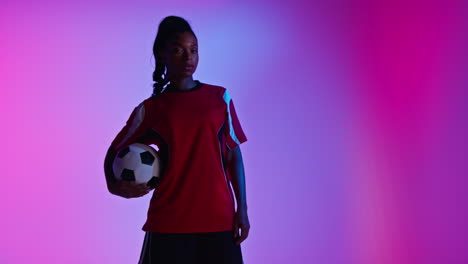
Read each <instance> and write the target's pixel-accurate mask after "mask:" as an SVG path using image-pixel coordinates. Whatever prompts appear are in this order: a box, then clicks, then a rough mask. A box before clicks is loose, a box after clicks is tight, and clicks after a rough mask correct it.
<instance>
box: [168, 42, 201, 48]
mask: <svg viewBox="0 0 468 264" xmlns="http://www.w3.org/2000/svg"><path fill="white" fill-rule="evenodd" d="M171 44H172V45H175V46H183V44H182V43H180V42H176V41H174V42H172V43H171ZM190 46H197V47H198V44H197V43H192V44H191V45H190Z"/></svg>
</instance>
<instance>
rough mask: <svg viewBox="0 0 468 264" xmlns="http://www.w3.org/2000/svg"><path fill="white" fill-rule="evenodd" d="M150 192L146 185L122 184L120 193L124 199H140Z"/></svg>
mask: <svg viewBox="0 0 468 264" xmlns="http://www.w3.org/2000/svg"><path fill="white" fill-rule="evenodd" d="M150 191H151V187H149V186H147V185H146V183H141V184H137V183H135V182H125V183H122V193H123V196H124V197H125V198H135V197H141V196H144V195H146V194H148V193H149V192H150Z"/></svg>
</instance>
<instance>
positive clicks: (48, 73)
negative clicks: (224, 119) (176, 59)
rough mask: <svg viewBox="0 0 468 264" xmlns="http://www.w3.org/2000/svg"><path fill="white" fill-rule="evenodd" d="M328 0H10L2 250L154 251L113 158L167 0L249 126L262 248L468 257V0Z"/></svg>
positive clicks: (42, 259)
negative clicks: (113, 177) (110, 165)
mask: <svg viewBox="0 0 468 264" xmlns="http://www.w3.org/2000/svg"><path fill="white" fill-rule="evenodd" d="M310 2H312V1H294V0H289V1H278V2H277V3H274V2H271V1H264V0H262V1H258V0H257V1H210V0H206V1H197V2H193V1H164V2H163V1H161V2H156V1H137V2H135V1H134V2H130V1H89V0H88V1H74V2H65V1H50V0H48V1H36V2H33V1H14V2H13V1H7V2H2V4H1V7H0V33H1V36H2V40H1V42H0V48H1V51H0V80H1V82H2V83H1V87H2V96H1V97H0V98H1V99H0V100H1V104H0V108H1V109H0V110H1V111H0V113H1V120H2V130H1V136H2V138H3V139H4V140H5V141H4V143H6V146H7V149H6V150H7V151H3V152H2V154H1V158H2V162H1V167H0V169H1V171H2V172H3V182H2V187H3V188H2V190H1V191H0V198H1V199H2V203H1V205H0V206H1V207H0V211H1V213H2V217H1V219H0V228H1V229H0V231H1V235H0V263H69V264H75V263H76V264H78V263H79V264H82V263H96V264H98V263H116V264H117V263H122V264H123V263H137V261H138V257H139V255H140V250H141V246H142V242H143V236H144V233H143V231H142V230H141V227H142V225H143V224H144V221H145V219H146V210H147V208H148V203H149V199H150V195H147V196H145V197H142V198H138V199H129V200H127V199H124V198H121V197H117V196H113V195H111V194H110V193H108V192H107V189H106V185H105V178H104V174H103V160H104V156H105V152H106V150H107V147H108V146H109V144H110V142H111V140H112V139H113V138H114V136H115V135H116V134H117V132H118V131H119V130H120V129H121V128H122V126H123V125H124V124H125V121H126V120H127V118H128V116H129V114H130V112H131V110H132V109H133V108H134V107H135V106H136V105H137V104H138V103H139V102H141V101H142V100H143V99H144V98H147V97H148V96H149V95H150V94H151V92H152V87H151V85H152V79H151V74H152V72H153V69H154V59H153V58H152V50H151V49H152V45H153V41H154V37H155V35H156V31H157V26H158V24H159V22H160V21H161V20H162V19H163V18H164V17H165V16H167V15H178V16H182V17H184V18H186V19H187V20H188V21H189V23H191V25H192V27H193V29H194V31H195V33H196V34H197V37H198V41H199V46H200V48H199V52H200V62H199V65H198V69H197V71H196V72H195V74H194V79H198V80H200V81H202V82H205V83H210V84H215V85H221V86H224V87H226V88H228V89H229V90H230V91H231V95H232V97H233V99H234V101H235V103H236V110H237V113H238V116H239V119H240V121H241V123H242V126H243V128H244V131H245V133H246V135H247V138H248V141H247V142H246V143H244V144H242V145H241V149H242V152H243V156H244V164H245V171H246V180H247V202H248V206H249V209H248V212H249V218H250V223H251V226H252V227H251V231H250V236H249V238H248V239H247V240H246V241H244V243H242V250H243V255H244V261H245V263H248V264H252V263H269V264H276V263H278V264H282V263H322V264H342V263H343V264H344V263H346V264H347V263H355V264H376V263H378V264H390V263H391V264H393V263H395V264H396V263H398V264H400V263H408V264H409V263H411V264H440V263H454V264H455V263H456V264H458V263H460V264H461V263H468V241H467V240H468V239H467V237H468V227H467V226H466V223H467V222H468V219H467V218H468V209H467V208H468V206H467V201H468V194H467V191H466V188H467V183H468V177H467V175H468V166H467V154H468V151H467V149H468V142H467V135H468V131H467V127H468V125H467V120H468V118H467V112H468V105H467V104H466V100H467V98H468V97H467V95H468V94H467V87H468V78H467V70H468V60H467V52H466V50H467V49H466V47H467V44H468V43H467V30H468V26H467V20H466V17H467V15H468V5H467V4H466V2H465V4H464V3H463V1H459V2H456V1H450V0H447V1H441V2H440V3H439V2H430V1H429V2H428V1H421V2H415V1H369V2H367V3H366V2H364V1H341V2H340V1H327V3H328V4H319V3H318V2H325V1H317V2H316V3H315V4H311V3H310Z"/></svg>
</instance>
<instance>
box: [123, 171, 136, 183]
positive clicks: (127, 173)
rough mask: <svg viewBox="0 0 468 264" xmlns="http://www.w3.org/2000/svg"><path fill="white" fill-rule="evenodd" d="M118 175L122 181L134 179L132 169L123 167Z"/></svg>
mask: <svg viewBox="0 0 468 264" xmlns="http://www.w3.org/2000/svg"><path fill="white" fill-rule="evenodd" d="M120 177H121V178H122V180H124V181H135V173H133V170H129V169H123V171H122V174H120Z"/></svg>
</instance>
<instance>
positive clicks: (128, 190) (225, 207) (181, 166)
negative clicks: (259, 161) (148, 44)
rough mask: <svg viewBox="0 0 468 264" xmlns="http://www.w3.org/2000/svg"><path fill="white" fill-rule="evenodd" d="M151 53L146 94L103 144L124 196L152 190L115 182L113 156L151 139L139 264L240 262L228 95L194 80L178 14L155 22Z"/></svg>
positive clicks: (188, 40) (190, 39)
mask: <svg viewBox="0 0 468 264" xmlns="http://www.w3.org/2000/svg"><path fill="white" fill-rule="evenodd" d="M153 53H154V56H155V59H156V69H155V71H154V73H153V80H154V82H155V83H154V84H153V88H154V90H153V94H152V96H151V97H149V98H147V99H145V100H144V101H143V102H141V103H140V104H139V105H138V106H137V107H135V108H134V110H133V112H132V113H131V115H130V117H129V118H128V120H127V123H126V125H125V126H124V127H123V128H122V130H121V131H120V132H119V133H118V134H117V136H116V137H115V139H114V140H113V141H112V143H111V146H110V147H109V150H108V152H107V155H106V159H105V165H104V167H105V174H106V180H107V187H108V189H109V191H110V192H111V193H112V194H115V195H118V196H122V197H125V198H133V197H140V196H143V195H145V194H147V193H148V192H149V191H150V190H151V189H153V188H151V187H148V186H146V184H140V185H139V184H133V183H129V182H123V181H122V182H116V181H115V180H114V177H113V172H112V161H113V159H114V157H115V155H116V153H118V152H119V151H120V150H121V149H122V148H123V147H124V146H127V145H129V144H132V143H135V142H140V143H144V144H147V145H150V144H155V145H157V146H158V149H159V150H158V152H159V155H160V156H161V159H162V163H163V168H162V175H161V180H160V182H159V185H158V186H157V187H156V190H155V191H154V192H153V195H152V198H151V200H150V205H149V209H148V213H147V220H146V223H145V224H144V226H143V227H142V230H143V231H145V238H144V241H143V246H142V250H141V255H140V261H139V263H148V264H149V263H154V264H155V263H163V264H178V263H183V264H192V263H203V264H209V263H216V264H223V263H225V264H241V263H243V260H242V252H241V247H240V243H241V242H242V241H244V240H245V239H246V238H247V236H248V233H249V229H250V224H249V219H248V216H247V201H246V191H245V177H244V166H243V161H242V154H241V151H240V147H239V145H240V144H241V143H243V142H245V141H247V138H246V136H245V134H244V132H243V130H242V127H241V125H240V122H239V120H238V118H237V114H236V111H235V108H234V103H233V101H232V98H231V97H230V95H229V92H228V91H227V89H226V88H224V87H221V86H216V85H211V84H207V83H202V82H200V81H199V80H193V77H192V74H193V73H194V72H195V69H196V68H197V65H198V40H197V37H196V36H195V34H194V32H193V31H192V29H191V27H190V25H189V24H188V22H187V21H186V20H184V19H183V18H181V17H177V16H168V17H166V18H165V19H163V20H162V21H161V23H160V24H159V28H158V33H157V36H156V40H155V42H154V46H153ZM231 183H232V186H233V188H234V193H235V199H236V201H234V194H233V192H232V189H231V185H230V184H231ZM235 202H236V204H237V210H236V208H235Z"/></svg>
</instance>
